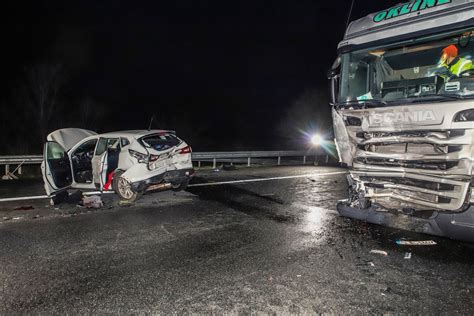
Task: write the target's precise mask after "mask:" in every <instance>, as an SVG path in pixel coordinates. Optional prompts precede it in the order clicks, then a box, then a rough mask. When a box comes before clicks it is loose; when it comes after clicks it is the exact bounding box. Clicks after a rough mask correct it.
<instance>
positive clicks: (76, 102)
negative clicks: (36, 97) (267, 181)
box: [0, 0, 396, 154]
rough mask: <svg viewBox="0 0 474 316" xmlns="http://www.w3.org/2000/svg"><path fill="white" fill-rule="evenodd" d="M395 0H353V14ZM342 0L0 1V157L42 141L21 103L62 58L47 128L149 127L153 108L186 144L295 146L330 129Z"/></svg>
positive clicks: (35, 148)
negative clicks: (35, 76)
mask: <svg viewBox="0 0 474 316" xmlns="http://www.w3.org/2000/svg"><path fill="white" fill-rule="evenodd" d="M395 3H396V2H395V1H386V2H383V3H380V2H378V3H375V2H374V1H355V5H354V10H353V14H352V19H351V20H354V19H357V18H359V17H362V16H364V15H367V14H369V13H371V12H375V11H377V10H380V9H383V8H387V7H390V6H391V5H393V4H395ZM349 8H350V2H348V1H342V0H338V1H331V2H317V1H309V0H305V1H299V2H298V3H297V4H295V3H291V2H289V1H273V2H266V1H257V2H239V3H221V2H217V1H181V2H179V3H166V4H157V3H153V2H151V3H146V4H140V5H137V4H131V3H127V2H118V1H105V2H101V3H96V2H92V1H81V2H74V3H72V4H71V3H68V4H67V5H66V4H64V3H63V2H60V1H37V2H33V3H30V4H25V3H23V5H20V4H18V5H16V6H15V7H11V8H8V10H6V12H8V16H7V17H6V20H5V25H6V27H4V29H3V31H2V33H3V38H4V47H6V50H5V51H4V56H5V57H4V59H3V70H4V82H3V84H2V90H3V91H2V99H0V104H1V107H2V112H1V116H2V117H3V120H2V122H1V123H2V124H3V126H4V129H5V130H7V132H6V133H5V135H6V136H5V135H4V138H5V139H4V140H3V142H2V146H0V154H9V153H10V154H11V153H13V152H12V151H15V152H14V153H18V154H20V153H25V152H31V153H38V152H39V151H40V150H41V139H40V138H41V137H43V136H41V135H36V136H35V135H31V133H32V130H33V134H35V133H36V130H37V129H38V127H37V126H36V123H35V120H36V119H37V117H38V116H37V113H34V112H35V108H34V107H32V106H26V105H25V104H27V103H28V102H30V101H31V100H30V99H31V96H28V92H27V90H28V85H31V83H28V76H31V70H32V69H37V67H38V65H48V66H47V67H46V69H47V70H46V72H48V71H50V70H49V69H50V68H48V67H50V66H49V65H60V70H59V71H58V73H59V74H60V82H59V85H58V87H59V88H58V96H57V99H56V100H57V104H56V106H55V109H54V112H53V114H52V116H51V118H50V119H49V120H48V122H47V124H45V126H44V129H45V131H52V130H54V129H57V128H62V127H70V126H75V127H84V128H91V129H94V130H96V131H97V132H106V131H112V130H123V129H137V128H147V127H148V124H149V122H150V119H151V117H152V116H155V121H154V122H155V124H154V126H153V127H155V128H164V129H173V130H176V131H177V133H178V135H179V136H180V137H182V138H183V139H185V140H187V141H188V142H189V143H190V144H191V145H192V146H193V147H194V148H195V149H196V150H237V149H242V150H243V149H247V150H251V149H293V148H301V147H304V146H305V145H306V139H305V137H304V135H303V134H302V132H308V133H309V132H314V131H321V132H323V133H327V134H328V137H330V134H331V122H330V115H329V114H330V109H329V105H328V100H327V92H328V91H327V89H328V88H327V79H326V73H327V70H328V68H329V67H330V65H331V64H332V62H333V60H334V59H335V57H336V46H337V43H338V42H339V41H340V40H341V39H342V37H343V34H344V29H345V24H346V20H347V14H348V11H349ZM35 67H36V68H35ZM43 70H44V68H43ZM25 89H26V90H25ZM27 99H28V100H30V101H28V100H27ZM81 125H85V126H81ZM39 130H41V128H40V129H39ZM18 142H22V143H23V144H22V146H18Z"/></svg>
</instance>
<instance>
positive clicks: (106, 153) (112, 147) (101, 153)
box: [92, 137, 120, 190]
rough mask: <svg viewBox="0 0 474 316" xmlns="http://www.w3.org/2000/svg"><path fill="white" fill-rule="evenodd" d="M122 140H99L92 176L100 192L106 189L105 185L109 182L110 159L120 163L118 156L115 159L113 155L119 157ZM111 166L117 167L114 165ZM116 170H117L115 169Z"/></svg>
mask: <svg viewBox="0 0 474 316" xmlns="http://www.w3.org/2000/svg"><path fill="white" fill-rule="evenodd" d="M119 146H120V138H103V137H101V138H99V142H98V143H97V146H96V148H95V153H94V157H93V158H92V174H93V178H94V183H95V185H96V187H97V188H98V189H100V190H102V189H103V188H104V184H105V183H106V182H107V180H108V179H107V178H108V176H109V175H108V174H107V171H108V169H109V159H111V158H112V159H113V161H118V156H117V157H115V156H114V155H112V154H114V153H115V154H116V155H118V154H119V152H120V147H119ZM111 166H115V165H114V164H113V163H112V164H111ZM113 168H114V169H115V168H116V166H115V167H113ZM111 171H113V170H111Z"/></svg>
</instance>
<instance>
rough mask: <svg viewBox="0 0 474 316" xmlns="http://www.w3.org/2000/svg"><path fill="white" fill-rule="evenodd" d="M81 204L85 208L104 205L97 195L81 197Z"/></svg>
mask: <svg viewBox="0 0 474 316" xmlns="http://www.w3.org/2000/svg"><path fill="white" fill-rule="evenodd" d="M82 205H83V206H84V207H86V208H101V207H102V206H104V203H103V202H102V199H101V198H100V196H98V195H92V196H84V197H82Z"/></svg>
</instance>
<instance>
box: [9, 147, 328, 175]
mask: <svg viewBox="0 0 474 316" xmlns="http://www.w3.org/2000/svg"><path fill="white" fill-rule="evenodd" d="M312 156H315V157H317V156H325V157H326V159H325V160H326V162H328V159H329V156H328V155H327V154H326V152H324V150H322V149H320V150H311V151H232V152H219V151H217V152H194V153H192V159H193V161H195V162H197V163H198V167H201V162H212V166H213V168H216V166H217V162H219V161H229V160H231V161H232V159H247V165H248V166H250V165H251V161H252V158H277V164H278V165H280V164H281V158H282V157H303V164H305V163H306V157H312ZM42 161H43V156H42V155H29V156H0V165H4V166H5V175H4V176H3V177H2V179H17V178H18V177H17V176H16V175H15V174H16V173H18V174H19V175H21V173H22V166H24V165H34V164H41V162H42ZM11 166H16V168H15V169H14V170H13V171H10V170H11V169H10V167H11Z"/></svg>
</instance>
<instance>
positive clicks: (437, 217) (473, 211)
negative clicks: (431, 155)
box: [337, 201, 474, 242]
mask: <svg viewBox="0 0 474 316" xmlns="http://www.w3.org/2000/svg"><path fill="white" fill-rule="evenodd" d="M337 211H338V212H339V215H341V216H344V217H349V218H353V219H357V220H361V221H365V222H368V223H372V224H377V225H383V226H388V227H392V228H397V229H403V230H410V231H414V232H417V233H424V234H430V235H436V236H441V237H448V238H452V239H456V240H461V241H467V242H474V207H472V206H471V207H470V208H469V209H468V210H466V211H465V212H462V213H457V214H451V213H449V214H448V213H438V212H433V215H432V216H431V217H429V218H421V217H415V216H410V215H404V214H393V213H390V212H387V211H380V209H379V208H377V207H374V206H371V207H369V208H366V209H360V208H357V207H351V206H350V205H347V203H346V202H344V201H341V202H339V203H338V204H337Z"/></svg>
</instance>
